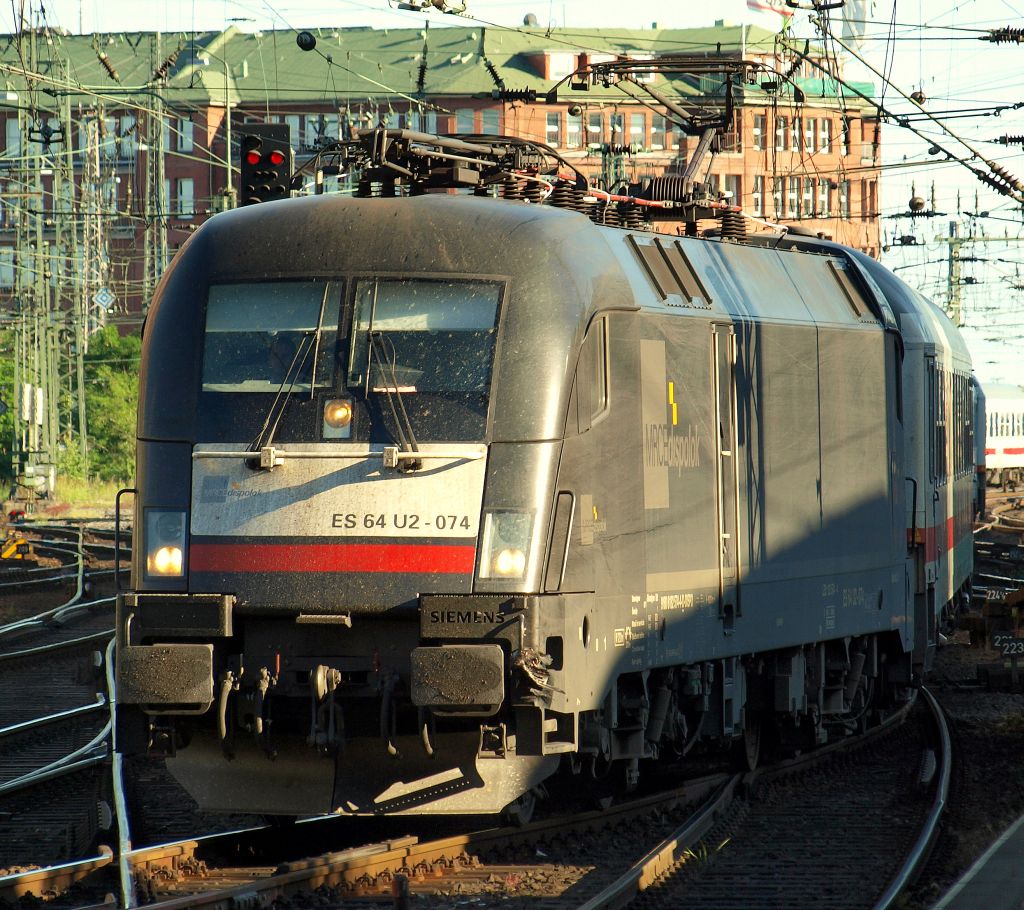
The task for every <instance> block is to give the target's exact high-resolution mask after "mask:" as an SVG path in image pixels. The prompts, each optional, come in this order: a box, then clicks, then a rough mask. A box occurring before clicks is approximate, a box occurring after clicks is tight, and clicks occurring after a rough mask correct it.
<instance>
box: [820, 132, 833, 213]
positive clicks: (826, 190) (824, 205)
mask: <svg viewBox="0 0 1024 910" xmlns="http://www.w3.org/2000/svg"><path fill="white" fill-rule="evenodd" d="M826 122H827V121H826ZM831 195H832V187H831V186H830V185H829V182H828V181H827V180H819V181H818V213H817V214H818V217H819V218H824V217H826V216H827V215H828V214H829V210H830V208H831V199H830V198H829V197H830V196H831Z"/></svg>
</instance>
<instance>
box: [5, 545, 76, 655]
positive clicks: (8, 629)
mask: <svg viewBox="0 0 1024 910" xmlns="http://www.w3.org/2000/svg"><path fill="white" fill-rule="evenodd" d="M76 575H77V584H76V585H75V593H74V594H72V595H71V597H70V598H68V600H66V601H65V602H64V603H62V604H61V605H60V606H59V607H57V608H56V609H55V610H50V611H47V613H44V614H40V616H45V615H50V614H54V613H59V612H60V611H61V610H63V609H64V608H65V607H70V606H72V605H73V604H77V603H78V602H79V601H80V600H81V599H82V595H83V594H84V593H85V554H84V553H83V550H82V531H81V529H79V531H78V569H77V572H76ZM38 618H39V617H38V616H37V617H30V618H29V619H28V620H19V621H18V622H15V623H9V624H8V625H6V626H0V636H2V635H5V634H7V633H9V632H11V631H13V630H15V629H18V628H20V627H21V626H23V625H24V624H25V623H27V622H32V620H34V619H38Z"/></svg>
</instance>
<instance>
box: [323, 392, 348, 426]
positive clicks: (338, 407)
mask: <svg viewBox="0 0 1024 910" xmlns="http://www.w3.org/2000/svg"><path fill="white" fill-rule="evenodd" d="M324 423H326V424H327V426H329V427H334V428H335V429H341V428H342V427H347V426H348V425H349V424H350V423H352V402H351V401H346V400H345V399H343V398H332V399H331V400H330V401H328V402H326V403H325V404H324Z"/></svg>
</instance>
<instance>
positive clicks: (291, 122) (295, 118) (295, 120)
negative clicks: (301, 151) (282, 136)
mask: <svg viewBox="0 0 1024 910" xmlns="http://www.w3.org/2000/svg"><path fill="white" fill-rule="evenodd" d="M284 122H285V123H286V124H288V136H289V139H288V141H289V142H290V143H291V144H292V145H294V146H296V147H297V148H305V147H306V143H305V137H304V136H303V135H302V118H301V117H300V116H299V115H298V114H285V115H284Z"/></svg>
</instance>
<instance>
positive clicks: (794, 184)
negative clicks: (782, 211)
mask: <svg viewBox="0 0 1024 910" xmlns="http://www.w3.org/2000/svg"><path fill="white" fill-rule="evenodd" d="M799 193H800V178H799V177H790V178H789V179H788V180H787V181H786V217H787V218H796V217H797V216H798V215H799V213H800V210H799V208H798V207H797V204H798V196H799Z"/></svg>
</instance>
